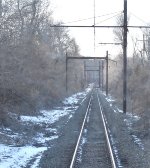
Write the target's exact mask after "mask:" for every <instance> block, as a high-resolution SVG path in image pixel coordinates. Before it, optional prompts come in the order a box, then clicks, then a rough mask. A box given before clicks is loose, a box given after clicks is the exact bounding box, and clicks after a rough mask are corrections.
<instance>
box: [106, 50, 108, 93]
mask: <svg viewBox="0 0 150 168" xmlns="http://www.w3.org/2000/svg"><path fill="white" fill-rule="evenodd" d="M106 95H107V96H108V51H106Z"/></svg>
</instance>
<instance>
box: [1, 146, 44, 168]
mask: <svg viewBox="0 0 150 168" xmlns="http://www.w3.org/2000/svg"><path fill="white" fill-rule="evenodd" d="M45 150H47V147H40V148H36V147H33V146H24V147H11V146H6V145H3V144H0V156H1V162H0V167H3V168H21V167H26V166H27V164H28V163H29V162H30V161H31V160H32V159H33V158H34V157H35V156H36V155H38V157H40V156H41V155H42V153H43V152H44V151H45Z"/></svg>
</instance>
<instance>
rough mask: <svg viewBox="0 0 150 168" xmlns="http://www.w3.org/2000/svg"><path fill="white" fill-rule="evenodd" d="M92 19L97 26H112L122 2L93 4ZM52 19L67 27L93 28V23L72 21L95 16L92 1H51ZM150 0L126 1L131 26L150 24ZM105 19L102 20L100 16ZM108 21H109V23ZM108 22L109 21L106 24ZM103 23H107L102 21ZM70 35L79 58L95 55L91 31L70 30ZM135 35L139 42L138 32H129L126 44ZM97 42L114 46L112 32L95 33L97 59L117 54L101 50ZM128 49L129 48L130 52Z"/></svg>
mask: <svg viewBox="0 0 150 168" xmlns="http://www.w3.org/2000/svg"><path fill="white" fill-rule="evenodd" d="M95 2H96V9H95V15H96V16H102V17H98V18H96V24H97V25H115V24H116V17H117V15H118V14H119V13H121V12H122V11H123V2H124V1H123V0H95ZM51 5H52V9H53V11H54V13H53V16H54V19H55V20H56V21H63V22H64V23H67V25H93V19H89V20H86V21H82V22H73V23H69V22H72V21H76V20H80V19H86V18H91V17H93V16H94V0H51ZM149 8H150V0H128V14H129V15H130V23H129V24H130V25H146V23H150V12H149ZM103 15H105V16H103ZM110 18H111V19H110ZM107 19H108V20H107ZM105 20H106V21H105ZM69 30H70V34H71V36H72V37H75V39H76V41H77V43H78V45H79V46H80V49H81V54H82V55H88V56H93V55H94V47H93V46H94V45H93V44H94V42H93V39H94V38H93V34H94V33H93V29H87V28H70V29H69ZM133 35H134V37H135V36H136V37H137V38H139V39H141V38H142V31H141V30H129V35H128V36H129V38H128V39H129V41H130V40H131V37H132V36H133ZM99 42H114V35H113V31H112V29H101V28H98V29H96V53H95V55H96V56H104V55H105V52H106V50H109V52H110V53H111V54H112V55H115V53H116V51H118V49H119V48H118V47H117V46H108V45H107V46H101V45H99V44H98V43H99ZM130 48H131V47H129V50H131V49H130Z"/></svg>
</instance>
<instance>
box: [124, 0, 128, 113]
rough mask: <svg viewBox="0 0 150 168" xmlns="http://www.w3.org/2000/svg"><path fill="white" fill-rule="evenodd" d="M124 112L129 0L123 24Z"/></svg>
mask: <svg viewBox="0 0 150 168" xmlns="http://www.w3.org/2000/svg"><path fill="white" fill-rule="evenodd" d="M123 29H124V31H123V112H124V113H126V111H127V31H128V26H127V0H124V25H123Z"/></svg>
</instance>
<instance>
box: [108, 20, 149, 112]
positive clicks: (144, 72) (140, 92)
mask: <svg viewBox="0 0 150 168" xmlns="http://www.w3.org/2000/svg"><path fill="white" fill-rule="evenodd" d="M121 18H122V17H120V18H119V20H117V24H119V23H120V24H119V25H121V23H122V19H121ZM114 34H115V39H116V40H117V41H118V42H121V41H122V40H123V36H122V34H123V32H122V29H115V30H114ZM145 36H146V35H145ZM132 41H133V47H134V50H133V54H132V57H128V68H127V76H128V78H127V105H128V109H127V110H128V111H129V112H133V113H136V114H140V115H143V114H144V113H146V112H147V111H149V110H150V90H149V85H150V74H149V71H150V62H149V60H148V59H147V58H146V57H144V56H143V52H146V48H143V49H142V51H141V50H140V49H139V46H138V45H137V40H134V39H132ZM143 43H145V47H146V46H148V43H149V42H148V40H145V41H143ZM146 43H147V44H146ZM147 48H148V47H147ZM141 52H142V55H141ZM145 56H146V54H145ZM122 58H123V55H122V53H120V54H118V56H117V57H116V58H115V60H117V66H114V65H113V64H112V65H111V66H110V67H111V68H110V71H109V72H110V74H109V76H110V79H109V82H110V83H109V85H110V86H111V87H110V89H111V93H112V94H113V95H115V97H116V98H117V99H118V101H119V102H120V103H122V101H121V100H122V80H123V78H122V65H123V63H122Z"/></svg>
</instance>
